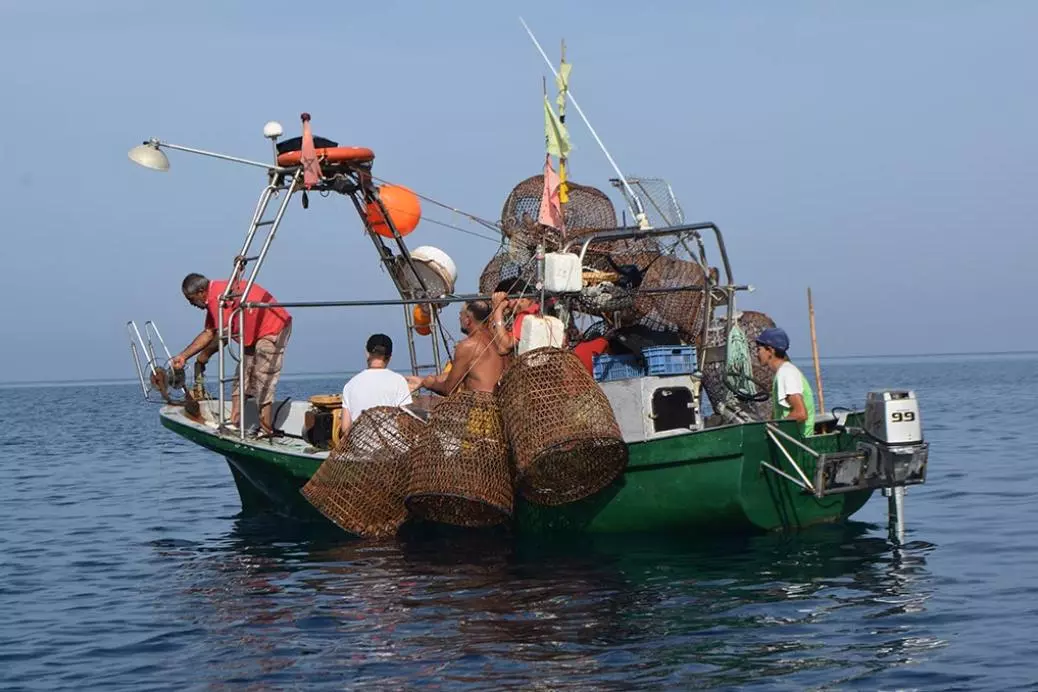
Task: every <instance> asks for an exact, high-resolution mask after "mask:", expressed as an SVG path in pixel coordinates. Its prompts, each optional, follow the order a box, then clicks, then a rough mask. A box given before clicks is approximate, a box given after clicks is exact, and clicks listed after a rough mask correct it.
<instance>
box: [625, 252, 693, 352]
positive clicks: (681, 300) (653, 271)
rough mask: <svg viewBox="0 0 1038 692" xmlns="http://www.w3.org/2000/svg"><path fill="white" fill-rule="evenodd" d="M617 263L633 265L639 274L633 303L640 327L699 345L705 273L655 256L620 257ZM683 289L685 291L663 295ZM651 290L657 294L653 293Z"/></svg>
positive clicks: (688, 264) (689, 264) (687, 263)
mask: <svg viewBox="0 0 1038 692" xmlns="http://www.w3.org/2000/svg"><path fill="white" fill-rule="evenodd" d="M617 263H618V264H633V265H636V266H637V267H638V268H639V269H640V270H641V271H642V274H643V276H642V282H641V285H640V286H639V289H640V292H639V293H638V295H637V298H636V299H635V303H634V312H635V313H636V314H637V315H638V318H639V320H638V321H639V323H640V324H644V325H646V326H649V327H652V328H654V329H658V330H661V331H673V332H677V333H678V334H680V335H681V337H682V338H684V339H686V340H688V341H691V342H694V343H695V344H696V345H698V346H702V342H703V327H704V326H705V325H704V322H705V320H706V319H707V314H706V313H707V311H706V309H705V306H706V296H707V294H706V291H705V290H703V289H705V288H706V272H704V271H703V268H702V267H701V266H700V265H699V264H697V263H696V262H690V261H688V260H683V259H679V258H677V257H672V256H670V255H659V254H656V253H637V254H633V255H626V256H622V257H620V258H619V259H618V260H617ZM686 287H688V288H689V290H673V291H670V292H663V291H664V290H666V289H683V288H686ZM661 289H662V290H661ZM697 289H698V290H697ZM654 290H655V291H659V292H656V293H653V291H654Z"/></svg>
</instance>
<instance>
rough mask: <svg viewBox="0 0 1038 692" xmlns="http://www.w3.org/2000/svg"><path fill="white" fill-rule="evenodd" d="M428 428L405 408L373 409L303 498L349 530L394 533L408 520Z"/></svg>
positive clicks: (361, 418)
mask: <svg viewBox="0 0 1038 692" xmlns="http://www.w3.org/2000/svg"><path fill="white" fill-rule="evenodd" d="M424 428H425V425H424V424H423V423H422V422H421V421H420V420H418V419H417V418H415V417H414V416H413V415H411V414H410V413H408V412H407V411H405V410H403V409H401V408H397V407H392V406H378V407H375V408H370V409H367V410H366V411H364V413H362V414H361V415H360V416H359V417H358V418H357V420H356V421H354V423H353V426H352V427H351V428H350V432H349V434H348V435H346V436H345V437H344V438H343V439H342V440H340V442H339V444H338V446H337V447H336V448H335V449H334V450H332V452H331V453H330V454H329V455H328V458H327V459H326V460H325V461H324V463H323V464H321V467H320V468H318V469H317V472H316V473H315V474H314V475H313V477H311V478H310V480H309V481H308V482H307V484H306V485H305V486H303V489H302V493H303V496H304V497H305V498H306V499H307V500H308V501H309V502H310V504H311V505H313V506H314V507H315V508H316V509H317V510H318V511H319V512H321V514H323V515H324V516H326V517H327V518H328V519H330V520H331V521H332V522H334V523H335V524H337V525H338V526H339V527H340V528H341V529H343V530H344V531H347V532H349V533H353V534H357V535H359V536H372V537H379V536H388V535H392V534H394V533H395V532H396V531H397V529H399V528H400V526H401V525H402V524H403V523H404V521H405V520H406V519H407V511H406V509H405V507H404V497H405V496H406V493H407V484H408V481H409V480H410V477H411V454H412V451H413V450H414V448H415V446H416V444H417V442H418V439H419V436H420V435H421V433H422V432H423V429H424Z"/></svg>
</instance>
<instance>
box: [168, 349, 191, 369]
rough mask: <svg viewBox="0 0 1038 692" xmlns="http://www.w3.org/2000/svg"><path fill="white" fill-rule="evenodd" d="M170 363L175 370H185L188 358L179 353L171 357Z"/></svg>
mask: <svg viewBox="0 0 1038 692" xmlns="http://www.w3.org/2000/svg"><path fill="white" fill-rule="evenodd" d="M169 364H170V365H172V366H173V369H174V370H183V369H184V366H185V365H186V364H187V358H185V357H184V356H182V355H180V354H179V353H178V354H177V355H175V356H173V357H172V358H171V359H170V361H169Z"/></svg>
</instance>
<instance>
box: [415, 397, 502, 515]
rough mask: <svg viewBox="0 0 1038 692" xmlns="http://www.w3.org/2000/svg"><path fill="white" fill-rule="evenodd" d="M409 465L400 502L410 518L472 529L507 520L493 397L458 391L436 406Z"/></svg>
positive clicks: (499, 429)
mask: <svg viewBox="0 0 1038 692" xmlns="http://www.w3.org/2000/svg"><path fill="white" fill-rule="evenodd" d="M411 465H412V469H411V478H410V482H409V483H408V490H407V498H406V500H405V504H406V506H407V510H408V511H409V513H410V514H411V516H414V517H417V518H420V519H425V520H428V521H436V522H440V523H443V524H452V525H455V526H472V527H475V526H493V525H495V524H499V523H501V522H503V521H506V520H507V519H508V518H509V517H511V516H512V500H513V492H512V469H511V465H510V463H509V454H508V444H507V442H506V441H505V434H504V426H503V424H502V421H501V411H500V409H499V408H498V405H497V401H496V400H495V399H494V395H493V394H491V393H489V392H470V391H459V392H455V393H454V394H452V395H451V396H449V397H447V398H446V399H445V400H444V401H442V402H440V403H439V404H438V405H437V406H436V408H435V409H433V412H432V414H431V415H430V416H429V424H428V425H427V426H426V427H425V430H424V431H423V433H422V435H421V437H420V438H419V440H418V444H417V445H416V447H415V449H414V451H413V453H412V457H411Z"/></svg>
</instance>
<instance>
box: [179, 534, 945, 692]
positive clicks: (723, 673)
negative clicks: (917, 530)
mask: <svg viewBox="0 0 1038 692" xmlns="http://www.w3.org/2000/svg"><path fill="white" fill-rule="evenodd" d="M874 528H875V527H870V526H868V525H864V524H848V525H843V526H831V527H821V528H819V529H817V530H812V531H808V532H804V533H802V534H799V535H795V536H782V535H768V536H757V537H746V538H732V537H725V538H723V539H717V540H714V541H706V542H704V541H694V542H693V541H689V540H683V539H680V538H674V537H622V538H616V537H613V538H600V537H599V538H581V539H579V540H573V541H568V542H557V541H556V542H551V543H546V542H523V541H516V540H511V539H509V538H508V537H507V536H504V535H502V534H500V533H494V532H489V533H480V532H462V533H455V534H446V535H436V536H428V535H419V536H411V537H408V538H405V539H404V540H395V541H386V542H356V541H355V542H346V541H343V540H341V539H340V538H339V537H338V536H337V535H335V534H334V532H329V533H328V535H320V536H314V535H312V534H311V533H310V532H309V531H307V530H303V529H300V528H299V527H298V526H296V525H285V524H282V523H280V521H279V520H270V519H263V518H250V519H240V520H238V521H237V523H236V524H235V526H234V530H233V531H232V532H231V533H230V534H228V535H227V536H225V537H223V538H221V539H219V540H215V541H212V542H210V543H207V544H203V545H198V546H188V547H177V548H171V547H169V546H164V547H161V548H160V550H161V551H162V552H163V554H164V555H165V556H166V557H167V558H168V559H170V560H173V561H175V563H176V569H177V573H178V578H179V580H180V583H181V584H182V590H181V592H180V594H179V598H178V600H181V599H182V602H180V603H178V604H176V609H177V611H178V616H179V617H180V618H182V619H184V620H185V621H186V622H188V623H190V624H191V625H193V626H196V627H202V628H204V629H206V630H207V636H206V637H205V638H204V639H205V640H206V641H207V642H209V646H210V647H211V652H210V655H209V657H208V658H207V665H209V666H211V667H212V668H214V670H212V671H210V674H207V676H206V677H207V678H208V679H223V680H227V679H233V680H238V681H241V682H261V681H264V684H266V683H270V684H275V685H276V684H277V681H278V680H279V677H278V676H279V673H281V672H284V673H285V674H289V673H288V671H289V669H291V673H290V675H291V676H292V677H291V679H293V680H295V681H298V680H299V676H300V675H301V674H302V675H303V676H304V677H305V679H307V680H321V679H324V678H325V676H331V677H330V678H329V679H332V678H334V676H335V675H336V673H335V672H334V671H336V670H338V671H339V673H338V674H339V675H342V674H344V673H343V671H347V670H348V671H350V673H349V679H351V680H352V681H353V682H359V681H362V680H371V681H375V680H378V681H379V682H380V684H383V685H389V686H393V685H407V686H413V685H415V684H422V681H423V680H426V681H431V680H434V679H435V680H442V681H444V682H445V684H448V683H449V684H451V685H452V686H458V685H463V686H479V685H483V684H486V685H488V686H493V687H501V686H509V685H513V684H515V685H527V686H530V685H533V686H538V685H540V686H545V687H561V686H566V685H569V684H577V683H579V684H588V685H590V684H594V685H608V684H610V681H612V682H620V681H623V682H624V683H626V684H633V685H637V684H640V683H644V684H650V683H652V684H664V685H668V686H669V685H678V686H684V685H688V684H693V683H694V684H695V685H696V686H713V685H731V684H739V683H743V682H749V681H752V680H760V679H761V678H762V677H763V678H769V677H773V676H787V677H790V676H791V680H796V681H797V683H798V684H799V683H803V684H819V683H824V682H830V683H831V682H835V681H845V682H846V681H848V680H852V679H854V678H855V677H858V676H861V675H865V674H868V673H870V672H873V671H877V670H883V669H888V668H891V667H895V666H901V665H904V664H907V663H910V662H912V661H914V660H918V659H920V658H924V657H926V656H927V653H928V652H929V651H931V650H933V649H934V648H940V647H942V646H943V645H944V642H943V641H941V640H940V639H937V638H935V637H933V636H931V635H930V633H928V632H927V631H926V630H925V628H924V627H923V626H921V625H920V623H919V622H918V621H917V620H914V619H913V617H914V616H915V615H917V614H920V613H923V612H925V610H926V601H927V599H928V598H930V596H931V594H932V591H933V585H932V578H931V575H930V573H929V572H928V570H927V568H926V558H927V555H928V553H929V552H930V551H931V550H932V546H929V545H926V544H914V545H908V546H906V547H904V548H903V549H900V550H892V549H891V547H890V545H889V544H887V543H886V542H885V541H883V540H880V539H877V538H873V537H870V533H871V535H874V534H875V531H872V529H874ZM405 663H406V664H407V665H401V664H405ZM340 679H342V678H340Z"/></svg>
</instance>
